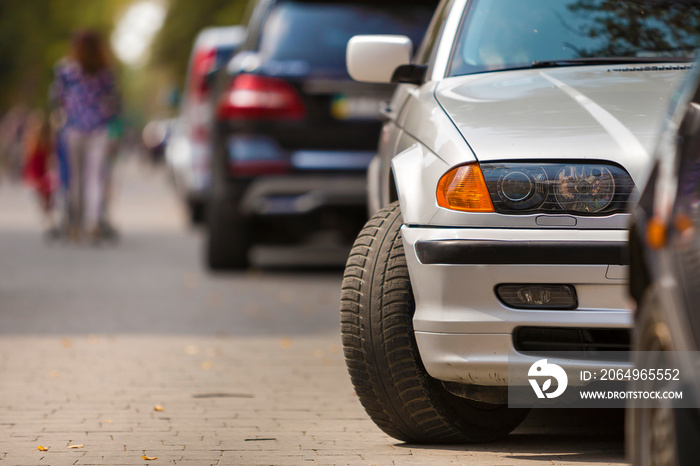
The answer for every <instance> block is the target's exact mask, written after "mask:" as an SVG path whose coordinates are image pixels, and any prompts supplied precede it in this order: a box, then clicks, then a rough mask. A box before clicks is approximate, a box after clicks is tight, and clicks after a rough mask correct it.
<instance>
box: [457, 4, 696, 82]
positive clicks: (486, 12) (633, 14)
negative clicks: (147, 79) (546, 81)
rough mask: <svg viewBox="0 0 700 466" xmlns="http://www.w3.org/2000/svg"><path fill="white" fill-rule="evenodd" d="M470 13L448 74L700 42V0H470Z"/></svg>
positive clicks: (682, 48)
mask: <svg viewBox="0 0 700 466" xmlns="http://www.w3.org/2000/svg"><path fill="white" fill-rule="evenodd" d="M465 14H466V17H465V19H464V21H463V24H462V26H461V28H460V32H459V34H458V37H457V40H456V42H455V47H454V50H453V55H452V60H451V63H450V68H449V72H448V76H459V75H463V74H470V73H478V72H482V71H494V70H503V69H510V68H524V67H529V66H532V65H533V64H535V65H542V64H543V62H544V64H548V63H547V62H556V61H566V60H580V61H581V62H585V61H586V60H593V61H594V59H596V58H610V57H639V58H640V61H641V59H643V60H647V61H649V60H656V59H658V60H665V59H668V58H681V57H682V58H688V57H692V56H694V55H695V49H696V48H697V47H698V46H700V1H689V0H677V1H671V0H645V1H639V0H472V1H471V2H470V3H469V7H468V8H467V11H466V13H465ZM627 61H629V60H627ZM670 61H673V60H670ZM568 64H571V63H568ZM551 66H556V64H555V63H551Z"/></svg>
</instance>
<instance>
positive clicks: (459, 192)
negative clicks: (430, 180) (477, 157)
mask: <svg viewBox="0 0 700 466" xmlns="http://www.w3.org/2000/svg"><path fill="white" fill-rule="evenodd" d="M437 203H438V205H439V206H440V207H444V208H446V209H452V210H461V211H464V212H493V211H494V210H493V203H492V202H491V196H490V195H489V190H488V188H487V187H486V182H485V181H484V175H483V173H482V172H481V168H479V165H478V164H476V163H471V164H468V165H460V166H459V167H455V168H453V169H452V170H450V171H448V172H447V173H445V174H444V175H442V178H440V181H439V182H438V187H437Z"/></svg>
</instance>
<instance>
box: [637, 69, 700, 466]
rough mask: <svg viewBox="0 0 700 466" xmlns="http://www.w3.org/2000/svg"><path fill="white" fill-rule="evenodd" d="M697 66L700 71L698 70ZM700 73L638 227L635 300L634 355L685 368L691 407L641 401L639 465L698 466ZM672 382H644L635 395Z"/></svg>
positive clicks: (672, 130)
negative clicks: (696, 464)
mask: <svg viewBox="0 0 700 466" xmlns="http://www.w3.org/2000/svg"><path fill="white" fill-rule="evenodd" d="M696 66H697V65H696ZM699 86H700V74H699V70H698V69H697V68H696V69H695V70H694V71H693V72H692V75H691V76H690V77H689V79H688V80H687V82H686V84H685V86H684V87H683V88H682V89H681V91H679V93H678V95H677V97H676V103H675V108H674V109H673V111H672V112H671V113H670V117H669V121H668V123H667V125H666V128H665V130H664V131H663V133H662V135H661V137H660V142H659V145H658V147H657V150H656V155H655V157H654V161H653V167H652V170H651V174H650V176H649V182H648V183H647V184H646V187H645V189H644V191H643V193H642V195H641V198H640V201H639V203H638V204H637V206H636V207H635V208H634V210H633V222H632V225H631V227H630V257H631V270H630V294H631V295H632V297H633V298H634V300H635V302H636V304H637V307H636V312H635V316H634V317H635V319H634V320H635V333H634V338H633V349H634V350H635V355H636V356H637V358H636V359H637V361H636V362H637V366H638V367H640V368H656V367H659V368H666V367H668V368H677V369H678V370H679V374H680V375H681V377H679V381H678V382H679V384H680V388H682V389H683V391H684V393H683V395H684V398H685V400H684V401H683V404H684V407H687V406H693V407H694V409H674V408H675V405H674V404H673V403H674V402H665V401H657V400H655V401H649V400H643V399H634V400H632V401H631V403H630V404H629V409H628V410H627V450H628V457H629V459H630V460H631V461H632V463H633V464H634V465H662V464H663V465H684V464H694V463H696V462H697V460H696V458H697V450H696V444H697V439H698V438H700V410H698V409H697V408H698V406H700V367H698V360H697V357H696V356H694V355H697V353H690V352H697V351H699V350H700V312H698V307H697V303H698V301H699V300H700V294H699V293H700V276H699V275H698V272H699V271H700V268H698V266H699V265H700V262H698V260H699V259H700V233H699V232H698V228H697V225H698V224H700V87H699ZM665 383H667V382H664V381H662V382H659V381H648V380H637V381H633V385H632V388H631V390H651V389H654V388H653V387H654V386H656V389H658V388H659V385H663V384H665Z"/></svg>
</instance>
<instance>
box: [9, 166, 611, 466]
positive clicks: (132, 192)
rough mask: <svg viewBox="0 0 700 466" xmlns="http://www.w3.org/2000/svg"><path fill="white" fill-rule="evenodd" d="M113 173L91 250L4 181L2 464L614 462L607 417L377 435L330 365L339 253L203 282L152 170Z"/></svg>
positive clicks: (179, 217) (191, 234)
mask: <svg viewBox="0 0 700 466" xmlns="http://www.w3.org/2000/svg"><path fill="white" fill-rule="evenodd" d="M117 181H118V183H117V186H116V189H115V202H114V205H113V217H114V219H115V223H116V224H117V226H118V227H119V228H120V230H121V232H122V238H121V240H120V241H119V242H118V243H117V244H115V245H104V246H100V247H93V246H89V245H73V244H61V243H56V242H48V241H46V240H45V239H44V238H43V237H42V235H41V229H40V226H39V225H40V222H41V218H40V216H39V214H38V212H37V208H36V205H35V204H34V202H33V198H32V196H31V193H30V192H28V191H27V190H26V189H22V188H20V187H18V186H16V185H11V184H9V183H7V182H2V183H0V466H5V465H14V464H17V465H19V464H32V465H34V464H144V463H145V462H147V461H148V462H150V461H153V462H154V463H169V464H467V463H468V464H493V465H509V464H518V465H519V464H566V465H574V464H587V465H589V464H622V463H624V452H623V438H622V415H621V413H620V412H615V411H609V410H608V411H605V412H602V411H601V412H590V411H584V410H572V411H553V410H550V411H547V412H544V411H543V412H533V413H532V414H531V415H530V417H528V419H527V420H526V422H525V423H524V424H523V426H522V427H520V428H519V429H518V430H517V431H516V432H515V433H514V434H512V435H511V436H509V437H508V438H507V439H505V440H503V441H500V442H496V443H492V444H487V445H475V446H447V447H424V446H418V445H406V444H402V443H400V442H396V441H395V440H393V439H391V438H389V437H387V436H386V435H384V434H383V433H381V432H380V431H379V430H378V429H377V428H376V427H375V426H374V425H373V424H372V423H371V421H369V420H368V418H367V417H366V415H365V414H364V411H363V410H362V408H361V406H360V405H359V402H358V401H357V399H356V397H355V395H354V393H353V391H352V388H351V387H350V383H349V380H348V378H347V375H346V372H345V367H344V363H343V360H342V354H341V351H340V346H339V336H338V326H339V325H338V315H337V306H338V304H337V301H338V296H339V286H340V280H341V273H342V271H341V265H342V261H343V257H344V254H345V251H344V250H342V249H337V248H335V249H334V248H332V247H323V248H320V247H316V248H311V247H308V248H303V249H296V250H289V249H276V248H268V249H261V250H257V251H255V257H256V261H255V263H256V266H255V267H253V268H252V269H251V270H249V271H247V272H245V273H237V274H220V275H212V274H209V273H207V272H206V271H205V270H204V269H203V267H202V264H201V251H200V248H201V234H200V233H199V232H198V231H196V230H194V229H191V228H189V227H188V226H187V224H186V222H185V220H184V218H185V217H184V213H183V212H182V211H181V209H180V206H179V204H178V203H177V201H176V199H175V197H174V195H173V193H172V192H171V190H170V189H169V186H168V183H167V177H166V175H165V173H164V171H163V170H160V169H153V168H149V167H143V166H141V165H139V164H137V163H134V162H129V163H126V164H122V166H121V167H120V170H119V172H118V176H117ZM299 264H302V265H304V266H303V267H298V265H299ZM318 264H323V265H324V267H323V268H320V267H317V266H314V265H318ZM333 264H335V266H333ZM161 406H162V407H163V410H156V409H155V408H156V407H161ZM40 445H41V446H43V447H45V448H47V449H48V451H46V452H42V451H40V450H38V446H40ZM75 445H83V446H82V447H80V448H69V447H70V446H75ZM142 456H146V457H158V458H159V459H158V460H145V459H143V458H142Z"/></svg>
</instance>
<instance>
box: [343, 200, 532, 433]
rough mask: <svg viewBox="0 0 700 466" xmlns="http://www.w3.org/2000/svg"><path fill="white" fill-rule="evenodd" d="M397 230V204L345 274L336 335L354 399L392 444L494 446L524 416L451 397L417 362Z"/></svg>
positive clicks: (382, 214)
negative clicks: (479, 444) (389, 438)
mask: <svg viewBox="0 0 700 466" xmlns="http://www.w3.org/2000/svg"><path fill="white" fill-rule="evenodd" d="M401 224H402V218H401V213H400V210H399V206H398V203H393V204H391V205H389V206H388V207H386V208H385V209H383V210H381V211H379V212H378V213H377V214H375V215H374V216H373V217H372V218H371V219H370V220H369V221H368V222H367V224H366V225H365V227H364V228H363V230H362V231H361V232H360V234H359V236H358V238H357V240H356V241H355V244H354V245H353V248H352V251H351V253H350V257H349V258H348V262H347V265H346V267H345V274H344V277H343V286H342V295H341V333H342V341H343V350H344V354H345V361H346V364H347V366H348V371H349V373H350V377H351V379H352V384H353V386H354V387H355V392H356V393H357V395H358V397H359V398H360V402H361V403H362V406H364V408H365V410H366V411H367V414H369V416H370V417H371V418H372V420H373V421H374V423H375V424H377V426H378V427H379V428H380V429H382V430H383V431H384V432H386V433H387V434H388V435H390V436H392V437H394V438H396V439H398V440H403V441H406V442H412V443H468V442H485V441H491V440H495V439H498V438H501V437H503V436H505V435H507V434H508V433H509V432H510V431H512V430H513V429H514V428H515V427H517V426H518V424H520V422H521V421H522V420H523V419H524V417H525V415H526V414H527V410H516V409H508V408H507V406H506V405H492V404H486V403H478V402H472V401H469V400H466V399H463V398H460V397H457V396H455V395H452V394H451V393H449V392H448V391H447V390H446V389H445V388H444V386H443V385H442V383H441V382H440V381H438V380H436V379H433V378H432V377H430V376H429V375H428V374H427V372H426V370H425V367H424V366H423V363H422V362H421V358H420V355H419V353H418V346H417V344H416V339H415V336H414V331H413V314H414V312H415V303H414V299H413V292H412V290H411V284H410V280H409V276H408V268H407V265H406V258H405V255H404V249H403V242H402V238H401V232H400V230H399V229H400V227H401Z"/></svg>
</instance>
